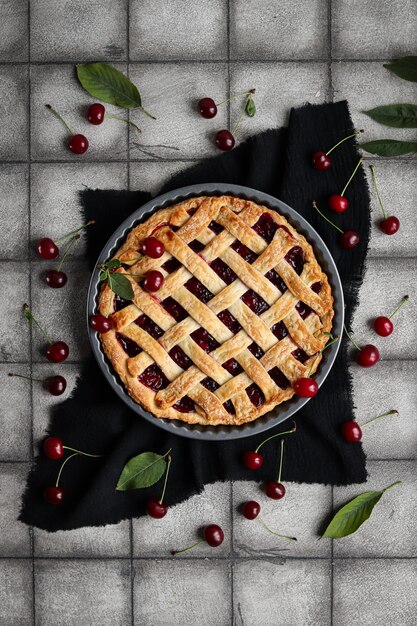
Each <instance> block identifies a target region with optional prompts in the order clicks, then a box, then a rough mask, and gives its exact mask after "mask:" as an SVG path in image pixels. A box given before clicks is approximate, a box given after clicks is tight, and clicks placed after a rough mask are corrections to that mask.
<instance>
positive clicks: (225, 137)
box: [216, 130, 235, 151]
mask: <svg viewBox="0 0 417 626" xmlns="http://www.w3.org/2000/svg"><path fill="white" fill-rule="evenodd" d="M234 145H235V138H234V137H233V135H232V133H231V132H230V130H219V131H218V132H217V133H216V146H217V147H218V148H219V149H220V150H224V151H227V150H231V149H232V148H233V146H234Z"/></svg>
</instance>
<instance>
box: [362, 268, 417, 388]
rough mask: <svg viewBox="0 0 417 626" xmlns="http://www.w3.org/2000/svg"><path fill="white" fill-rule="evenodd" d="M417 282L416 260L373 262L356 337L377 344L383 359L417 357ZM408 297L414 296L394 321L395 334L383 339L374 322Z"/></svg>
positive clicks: (369, 270)
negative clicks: (416, 286)
mask: <svg viewBox="0 0 417 626" xmlns="http://www.w3.org/2000/svg"><path fill="white" fill-rule="evenodd" d="M416 281H417V264H416V261H415V259H410V258H408V259H401V258H398V259H395V258H394V259H392V258H387V259H369V261H368V263H367V270H366V273H365V279H364V282H363V284H362V287H361V289H360V292H359V306H358V309H357V311H356V312H355V316H354V321H353V329H354V331H355V334H354V338H355V341H356V342H357V343H358V344H359V345H362V344H365V343H371V344H374V345H375V346H377V347H378V349H379V351H380V354H381V359H415V358H416V357H417V325H416V323H415V321H416V319H417V302H416V299H415V298H413V293H414V289H415V284H416ZM406 294H409V295H410V296H411V297H410V300H409V302H408V304H406V305H405V306H404V307H403V308H402V309H401V311H400V312H399V313H398V315H396V316H395V318H394V319H395V328H394V332H393V333H392V335H390V336H389V337H380V336H379V335H377V334H376V332H375V331H374V330H373V328H372V321H373V320H374V319H375V317H378V315H390V314H391V313H392V311H394V309H395V308H396V307H397V306H398V305H399V304H400V302H401V300H402V298H403V296H405V295H406ZM355 367H359V366H356V365H355ZM375 367H378V365H376V366H375ZM362 373H363V376H364V377H366V376H367V374H368V372H367V371H366V370H363V369H362Z"/></svg>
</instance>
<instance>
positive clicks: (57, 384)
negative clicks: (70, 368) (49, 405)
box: [48, 376, 67, 396]
mask: <svg viewBox="0 0 417 626" xmlns="http://www.w3.org/2000/svg"><path fill="white" fill-rule="evenodd" d="M66 388H67V381H66V380H65V378H64V377H63V376H52V377H51V378H49V379H48V391H49V393H50V394H51V395H52V396H62V394H63V393H64V391H65V389H66Z"/></svg>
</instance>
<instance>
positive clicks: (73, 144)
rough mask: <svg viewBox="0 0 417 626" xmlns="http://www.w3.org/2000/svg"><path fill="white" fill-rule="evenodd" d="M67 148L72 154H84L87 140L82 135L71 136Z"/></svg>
mask: <svg viewBox="0 0 417 626" xmlns="http://www.w3.org/2000/svg"><path fill="white" fill-rule="evenodd" d="M68 148H69V149H70V150H71V152H74V154H84V152H87V150H88V139H87V137H84V135H72V137H71V138H70V140H69V144H68Z"/></svg>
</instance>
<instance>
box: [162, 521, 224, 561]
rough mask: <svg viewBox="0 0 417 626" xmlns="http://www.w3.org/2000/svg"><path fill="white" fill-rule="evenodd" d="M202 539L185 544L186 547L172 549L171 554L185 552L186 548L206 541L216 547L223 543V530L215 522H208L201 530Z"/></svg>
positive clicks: (190, 548)
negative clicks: (189, 544) (188, 544)
mask: <svg viewBox="0 0 417 626" xmlns="http://www.w3.org/2000/svg"><path fill="white" fill-rule="evenodd" d="M203 536H204V539H200V540H199V541H196V542H195V543H193V544H192V545H191V546H187V547H186V548H182V549H181V550H172V551H171V554H172V556H175V555H176V554H181V552H187V551H188V550H192V549H193V548H195V547H196V546H199V545H201V544H202V543H207V544H208V545H209V546H210V547H211V548H218V546H220V545H221V544H222V543H223V540H224V532H223V530H222V528H221V527H220V526H218V525H217V524H209V525H208V526H206V527H205V528H204V530H203Z"/></svg>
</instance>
